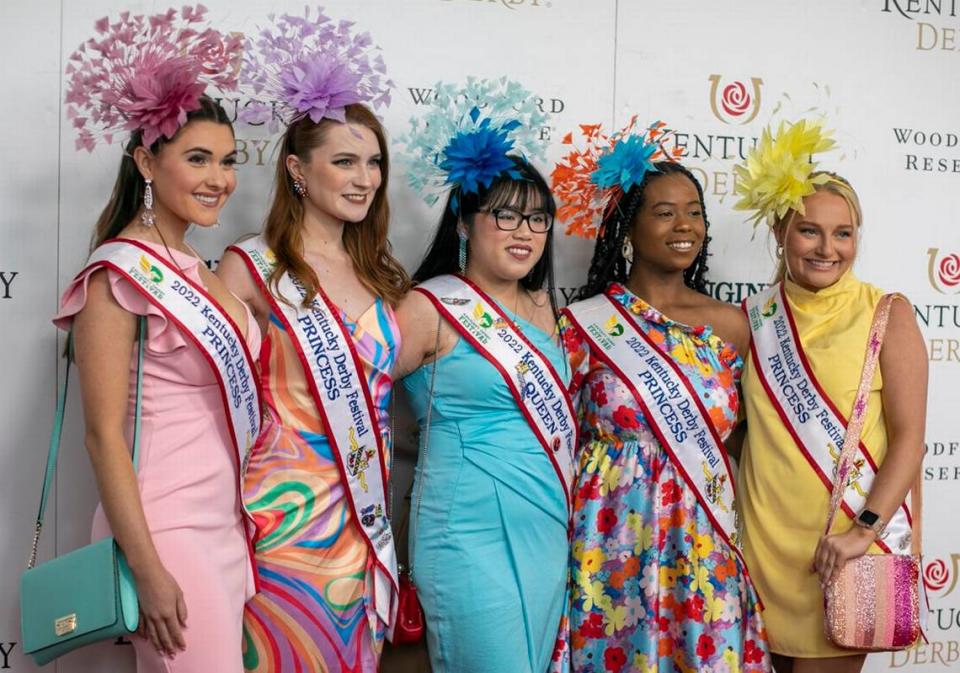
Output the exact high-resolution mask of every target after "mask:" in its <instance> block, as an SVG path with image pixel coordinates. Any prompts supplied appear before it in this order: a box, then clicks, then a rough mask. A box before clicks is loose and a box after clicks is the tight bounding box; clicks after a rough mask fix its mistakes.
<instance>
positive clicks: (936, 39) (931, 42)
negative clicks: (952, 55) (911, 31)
mask: <svg viewBox="0 0 960 673" xmlns="http://www.w3.org/2000/svg"><path fill="white" fill-rule="evenodd" d="M958 10H960V0H882V9H881V10H880V11H881V12H885V13H888V14H892V15H899V16H901V17H903V18H904V19H908V20H910V21H913V22H915V24H914V25H916V27H917V29H916V31H915V37H916V41H915V43H914V50H915V51H954V52H955V51H960V35H958V33H960V28H948V27H945V26H942V25H937V24H936V23H931V21H937V20H938V19H940V20H942V19H956V18H957V16H958V13H957V12H958ZM918 19H924V20H922V21H921V20H918Z"/></svg>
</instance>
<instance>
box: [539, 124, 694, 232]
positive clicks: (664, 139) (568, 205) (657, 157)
mask: <svg viewBox="0 0 960 673" xmlns="http://www.w3.org/2000/svg"><path fill="white" fill-rule="evenodd" d="M580 133H581V135H582V136H583V138H584V141H585V143H584V146H583V147H582V148H580V149H578V148H576V147H573V148H572V149H571V150H570V152H569V153H568V154H567V155H566V156H564V157H563V159H561V160H560V161H559V162H558V163H557V164H556V166H555V167H554V169H553V173H551V176H550V177H551V180H552V186H553V194H554V196H555V197H556V198H557V200H558V201H559V202H560V207H559V208H558V210H557V216H558V217H559V218H560V219H561V220H563V221H564V222H566V223H567V230H566V233H567V234H572V235H575V236H582V237H583V238H596V237H597V235H598V234H599V233H600V228H601V226H602V222H603V220H604V218H605V217H606V216H607V215H608V214H609V212H610V211H611V209H613V208H616V207H617V204H618V203H619V202H620V199H621V198H623V195H624V194H626V193H627V192H629V191H630V188H631V187H633V186H634V185H639V184H640V183H641V182H643V178H644V177H645V176H646V175H647V173H649V172H651V171H653V172H655V171H656V170H657V168H656V166H655V165H654V164H655V163H656V162H657V161H676V160H678V158H679V156H680V153H681V152H682V148H680V147H677V146H672V147H671V146H670V143H669V142H668V139H669V137H670V135H671V134H670V131H669V130H668V129H667V125H666V124H665V123H664V122H661V121H658V122H654V123H653V124H651V125H650V126H648V127H647V128H645V129H638V128H637V117H636V115H635V116H633V117H632V118H631V119H630V122H629V123H628V124H627V125H626V126H625V127H624V128H623V129H621V130H619V131H617V132H616V133H613V134H610V135H607V134H606V133H604V132H603V127H602V125H601V124H581V125H580ZM563 144H564V145H571V146H572V145H573V144H574V140H573V133H568V134H567V135H566V136H565V137H564V138H563Z"/></svg>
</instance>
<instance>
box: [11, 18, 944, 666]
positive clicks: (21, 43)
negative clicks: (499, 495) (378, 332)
mask: <svg viewBox="0 0 960 673" xmlns="http://www.w3.org/2000/svg"><path fill="white" fill-rule="evenodd" d="M206 4H207V5H208V7H209V10H210V12H209V17H210V18H211V20H212V22H213V24H214V25H215V26H216V27H217V28H219V29H220V30H223V31H237V32H252V31H253V30H254V29H255V28H256V27H257V26H258V25H259V24H263V23H264V22H265V21H266V17H267V15H268V14H270V13H274V12H276V13H281V12H302V10H303V7H304V3H303V2H302V0H300V1H298V2H294V1H293V0H276V1H275V2H272V3H269V4H268V3H265V2H261V1H258V0H207V2H206ZM324 5H325V7H326V11H327V13H328V14H329V15H331V16H332V17H334V18H338V19H339V18H347V19H350V20H353V21H355V22H356V23H357V24H358V26H359V27H360V28H361V29H363V30H368V31H370V33H371V35H372V37H373V40H374V42H376V43H377V44H378V45H380V46H381V47H382V49H383V56H384V58H385V60H386V63H387V67H388V72H389V75H390V76H391V77H392V79H393V80H394V81H395V83H396V90H395V91H394V94H393V101H392V104H391V105H390V106H389V108H387V109H385V110H382V112H381V114H382V117H383V119H384V122H385V125H386V127H387V129H388V131H390V133H391V134H392V135H393V136H396V135H399V134H400V133H401V132H403V131H405V130H406V128H407V123H408V120H409V118H410V117H411V115H416V114H417V111H418V108H419V107H420V106H422V105H423V104H424V102H425V101H426V100H429V98H430V95H431V87H432V86H433V84H434V83H435V82H436V81H438V80H444V81H458V80H463V79H464V78H465V77H467V76H468V75H474V76H478V77H501V76H504V75H506V76H508V77H510V78H513V79H516V80H519V81H521V82H523V83H524V84H525V85H526V86H527V88H528V89H530V90H532V91H534V92H535V93H536V95H537V96H538V98H539V100H540V101H541V105H542V107H543V110H544V111H545V112H547V113H549V114H550V120H549V124H548V126H546V127H544V128H543V129H542V133H543V135H544V137H545V138H548V139H549V140H550V141H551V146H550V150H549V152H548V158H549V161H550V162H551V163H550V164H549V165H547V166H543V167H542V168H543V169H544V170H545V171H549V169H550V168H552V162H553V161H556V160H557V159H559V158H560V157H561V156H562V154H563V151H564V147H563V145H561V143H560V139H561V138H562V137H563V135H564V134H566V133H567V132H568V131H576V129H577V125H578V124H580V123H595V122H600V123H603V124H604V125H605V126H606V127H607V128H611V127H613V128H617V127H618V125H622V124H624V123H625V122H626V121H627V120H628V119H629V118H630V116H631V115H633V114H637V115H639V118H640V120H641V121H653V120H656V119H663V120H665V121H667V122H668V123H669V124H670V126H671V127H672V128H674V129H676V130H677V132H678V140H679V142H681V143H682V144H683V145H684V146H685V147H686V151H685V158H684V162H685V163H686V164H687V165H688V166H689V167H691V168H692V169H694V172H695V173H696V174H697V175H698V176H699V178H700V179H701V181H702V182H703V185H704V187H705V192H706V198H707V209H708V214H709V219H710V222H711V223H712V230H711V234H712V236H713V238H714V240H713V244H712V246H711V249H712V252H713V257H712V259H711V260H710V278H711V280H712V286H711V287H712V291H713V293H714V295H715V296H717V297H718V298H720V299H724V300H727V301H740V300H741V299H743V298H744V297H745V296H746V295H747V294H749V293H751V292H754V291H756V290H758V289H760V288H762V287H763V286H764V283H765V282H766V281H767V280H768V279H769V277H770V273H771V269H772V266H773V264H772V260H771V254H770V249H771V246H770V243H769V241H768V240H767V237H766V236H765V232H761V233H758V234H757V235H756V236H754V235H753V232H752V229H751V226H750V225H749V224H747V223H746V222H745V218H744V216H743V214H742V213H737V212H734V211H733V209H732V205H733V202H734V201H735V197H734V195H733V192H734V184H735V177H734V171H733V166H734V165H735V164H736V163H737V162H739V161H741V160H742V159H743V157H744V154H745V152H746V150H747V149H748V148H749V147H750V146H751V145H752V143H754V142H755V140H756V138H757V137H758V136H759V134H760V132H761V130H762V128H763V127H764V126H765V125H767V124H768V123H770V122H771V121H772V120H779V119H782V118H786V119H792V118H796V117H799V116H802V115H810V114H822V115H825V117H826V120H827V124H828V125H829V126H831V127H833V128H836V129H837V134H836V135H837V138H838V140H839V142H840V144H841V150H840V151H836V152H832V153H830V154H827V155H824V156H823V157H822V159H823V162H824V165H825V166H827V167H830V168H833V169H835V170H837V171H838V172H840V173H842V174H844V175H845V176H847V177H848V178H849V179H850V180H851V181H852V182H853V184H854V185H855V186H856V188H857V189H858V191H859V193H860V195H861V199H862V201H863V204H864V211H865V217H866V223H865V227H864V231H863V245H862V248H861V256H860V259H859V261H858V264H857V272H858V274H859V275H860V277H861V278H863V279H865V280H869V281H871V282H873V283H875V284H877V285H880V286H882V287H885V288H889V289H896V290H900V291H902V292H905V293H906V294H907V295H908V296H909V297H910V298H911V299H912V301H913V302H914V304H915V307H916V314H917V318H918V320H919V322H920V326H921V328H922V330H923V334H924V339H925V341H926V344H927V350H928V355H929V360H930V375H931V376H930V404H929V413H928V421H927V455H926V459H925V463H924V477H925V482H924V483H925V487H926V509H925V512H924V526H925V529H926V536H925V541H926V545H925V547H926V558H925V564H924V565H925V567H924V576H925V579H926V582H927V586H928V588H929V590H930V597H931V603H932V608H933V613H932V615H931V619H930V628H929V633H928V635H929V643H927V644H923V645H920V646H918V647H917V648H915V649H914V650H912V651H909V652H903V653H896V654H879V655H873V656H871V657H870V658H869V659H868V664H867V668H866V670H867V671H870V672H872V673H876V672H880V671H887V670H891V671H939V670H947V669H952V668H954V667H960V589H958V588H957V580H958V576H960V567H958V562H960V535H958V526H957V523H956V521H957V519H956V512H957V510H958V509H960V493H958V490H957V489H958V484H960V420H958V417H960V414H958V406H957V405H958V400H960V396H958V394H957V389H958V388H960V228H958V225H960V221H958V219H957V218H958V210H960V209H958V205H960V199H958V197H957V194H958V188H960V140H958V138H960V123H958V121H957V119H958V115H957V112H958V110H960V85H958V82H960V77H958V76H960V16H958V11H960V3H958V2H957V1H956V0H844V1H843V2H837V0H803V1H800V0H780V1H778V2H770V0H739V1H738V2H729V1H725V2H717V1H714V2H709V3H708V2H696V1H693V0H619V1H618V0H328V1H327V2H325V3H324ZM167 7H168V5H166V4H164V3H158V2H142V1H137V0H119V1H118V0H84V2H62V0H3V2H2V5H0V73H2V75H0V88H2V91H3V95H2V101H3V104H2V107H3V111H4V118H5V119H6V122H5V123H4V124H3V127H2V129H0V163H2V165H3V170H2V171H0V325H2V327H0V427H2V429H3V439H2V440H0V475H2V480H3V481H2V488H0V511H2V512H3V517H2V519H0V540H2V541H3V544H2V545H0V670H11V671H18V672H26V671H33V670H35V667H34V666H33V664H32V662H31V661H30V660H28V659H27V658H26V657H25V656H24V655H23V652H22V649H21V644H20V633H19V608H18V603H19V597H18V590H17V587H18V578H19V575H20V572H21V570H22V569H23V566H24V563H25V560H26V558H27V554H28V551H29V545H30V540H31V534H32V532H33V522H34V517H35V514H36V506H37V501H38V490H39V486H40V476H41V466H42V462H43V459H44V456H45V453H46V446H47V440H48V436H49V428H50V423H51V418H52V415H53V407H54V396H55V390H56V383H57V380H58V375H59V376H60V377H62V375H63V361H62V360H61V359H60V358H59V357H58V354H59V347H58V343H57V335H56V333H55V330H54V328H53V327H52V325H51V324H50V316H51V315H52V314H53V313H54V311H55V309H56V306H57V301H58V296H59V293H60V292H61V290H62V288H63V287H64V285H65V284H66V283H67V282H68V281H69V279H70V278H71V277H72V276H73V274H74V273H76V271H77V270H79V268H80V267H81V265H82V263H83V261H84V258H85V255H86V253H87V245H88V241H89V236H90V231H91V227H92V225H93V221H94V219H95V218H96V216H97V214H98V213H99V211H100V209H101V208H102V207H103V204H104V202H105V200H106V198H107V196H108V195H109V192H110V189H111V187H112V184H113V180H114V177H115V172H116V168H117V165H118V161H119V156H120V148H119V147H102V148H97V150H96V151H95V152H93V153H92V154H87V153H83V154H81V153H78V152H76V151H74V138H73V135H72V129H71V127H70V123H69V122H68V121H67V120H66V118H65V115H64V113H63V106H62V102H63V100H62V99H63V91H64V75H63V71H64V65H65V62H66V58H67V57H68V56H69V54H70V53H71V52H72V51H73V50H74V49H75V48H76V47H77V46H78V45H79V44H80V43H81V42H82V41H83V40H84V39H86V38H87V37H89V36H90V35H91V31H92V27H93V23H94V21H95V20H96V19H98V18H100V17H102V16H104V15H108V14H109V15H114V16H115V15H116V14H117V13H119V12H120V11H122V10H130V11H132V12H134V13H142V12H146V13H153V12H158V11H162V10H165V9H166V8H167ZM242 104H243V101H242V100H239V101H238V100H237V99H228V100H226V101H225V105H226V107H227V109H228V111H230V112H231V114H233V113H234V112H235V111H236V108H237V106H238V105H242ZM276 140H277V138H276V137H275V136H271V135H269V134H268V133H267V132H266V130H262V129H254V128H252V127H249V126H242V125H238V126H237V142H238V145H239V148H240V150H241V157H240V158H241V166H240V174H239V177H240V186H239V188H238V191H237V192H236V194H235V195H234V197H233V198H232V200H231V201H230V203H229V205H228V206H227V208H226V212H225V215H224V217H223V218H222V221H223V223H224V226H223V227H221V228H220V229H218V230H212V231H203V232H197V233H195V234H193V236H192V239H191V242H192V243H193V244H194V245H195V246H196V247H197V248H198V249H200V250H201V251H202V252H203V253H204V254H205V255H206V256H208V257H209V258H210V259H211V260H216V259H217V258H218V257H219V254H220V252H221V251H222V250H223V248H224V246H225V245H226V244H228V243H230V242H231V241H232V240H234V239H235V238H236V237H238V236H239V235H241V234H244V233H247V232H252V231H255V230H257V229H258V227H259V225H260V222H261V219H262V217H263V215H264V212H265V208H266V205H267V193H268V190H269V186H270V180H271V177H272V171H273V162H274V159H275V154H274V151H275V147H276ZM394 165H395V166H396V163H395V164H394ZM390 198H391V203H392V206H393V212H394V221H393V225H392V226H393V229H392V235H391V237H392V240H393V242H394V245H395V248H396V249H397V251H398V253H399V255H400V257H401V259H402V260H403V261H404V263H406V264H407V265H408V268H412V266H413V265H414V264H415V263H416V262H417V260H418V259H419V257H420V255H421V254H422V253H423V252H424V246H425V243H426V241H427V240H428V237H429V235H430V231H431V229H432V227H433V226H434V224H435V223H436V221H437V220H438V217H439V214H440V212H439V207H437V208H436V209H432V210H431V209H429V208H427V207H426V206H425V205H424V204H423V203H422V202H421V201H420V200H419V199H418V197H417V196H416V195H415V194H413V193H412V192H411V191H410V190H409V189H408V188H407V187H406V185H405V184H404V175H403V173H402V170H399V169H398V168H397V169H395V170H394V172H393V180H392V182H391V184H390ZM560 238H561V239H562V240H560V242H559V246H558V248H559V249H558V259H557V266H558V270H559V273H558V276H559V283H560V285H562V286H563V287H562V292H563V293H564V295H565V296H568V295H569V293H570V292H571V291H572V289H573V288H575V287H576V286H577V285H578V284H579V283H580V282H581V281H582V280H583V278H584V274H585V268H586V263H587V260H588V259H589V254H590V244H589V243H587V242H584V241H581V240H573V239H567V238H564V237H562V236H561V237H560ZM68 413H69V414H70V419H69V422H68V425H67V432H66V439H65V442H64V454H63V457H62V458H61V464H60V478H59V481H58V484H57V488H56V492H55V498H54V500H53V501H52V504H53V506H52V507H51V511H50V516H49V523H48V526H47V530H46V535H45V536H44V538H43V543H42V548H41V555H42V558H46V557H49V555H50V554H53V553H55V552H63V551H65V550H68V549H71V548H73V547H75V546H78V545H80V544H83V543H84V542H86V541H87V536H88V531H89V521H90V517H91V513H92V510H93V507H94V504H95V499H96V498H95V490H94V487H93V482H92V479H91V476H90V471H89V466H88V463H87V459H86V456H85V455H84V450H83V446H82V430H81V424H80V422H79V415H80V409H79V405H78V404H77V400H76V391H73V393H72V394H71V404H70V407H69V410H68ZM187 467H188V466H185V468H187ZM407 470H409V466H407ZM130 649H131V648H129V647H128V646H125V645H123V644H118V645H104V646H100V647H94V648H88V649H87V650H85V651H83V652H80V653H76V654H74V655H72V656H70V657H67V658H65V659H63V660H62V661H61V662H58V664H57V668H56V670H58V671H61V672H63V673H80V672H92V671H110V672H113V671H117V672H123V671H132V670H133V666H132V653H131V652H130ZM118 655H119V656H118ZM118 662H119V663H118Z"/></svg>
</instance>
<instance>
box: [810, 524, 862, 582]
mask: <svg viewBox="0 0 960 673" xmlns="http://www.w3.org/2000/svg"><path fill="white" fill-rule="evenodd" d="M876 538H877V536H876V533H874V532H873V531H872V530H870V529H869V528H863V527H862V526H854V527H853V528H851V529H850V530H848V531H847V532H846V533H837V534H834V535H824V536H823V537H821V538H820V542H819V543H818V544H817V551H816V553H814V555H813V567H812V568H811V569H810V572H815V573H820V588H821V589H822V588H826V586H827V585H828V584H830V582H832V581H833V580H835V579H836V578H837V577H838V576H839V575H840V571H841V570H842V569H843V566H844V565H845V564H846V562H847V561H850V560H852V559H856V558H859V557H861V556H863V555H864V554H866V553H867V549H869V548H870V545H871V544H873V542H874V541H875V540H876Z"/></svg>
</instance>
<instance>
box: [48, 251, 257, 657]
mask: <svg viewBox="0 0 960 673" xmlns="http://www.w3.org/2000/svg"><path fill="white" fill-rule="evenodd" d="M148 245H150V244H148ZM151 248H152V249H153V251H154V252H155V253H156V254H157V255H159V256H161V257H163V258H164V259H167V260H169V259H171V257H170V255H169V254H167V252H166V250H165V249H164V247H163V246H157V245H151ZM172 255H173V260H174V261H175V262H176V264H177V265H179V266H180V268H181V269H183V271H184V273H185V274H186V275H187V276H188V277H189V278H190V279H191V280H193V281H195V282H197V283H199V284H201V285H202V283H201V279H200V274H199V271H198V268H197V267H198V264H199V263H200V260H198V259H196V258H194V257H192V256H189V255H185V254H182V253H180V252H178V251H173V252H172ZM93 273H106V274H107V276H108V278H109V281H110V289H111V291H112V293H113V297H114V298H115V299H116V301H117V303H119V304H120V306H122V307H123V308H124V309H126V310H127V311H130V312H131V313H133V314H135V315H138V316H140V315H145V316H147V342H146V348H145V353H144V363H143V404H142V413H141V427H142V429H141V439H140V464H139V467H138V470H137V480H138V482H139V484H140V500H141V502H142V503H143V510H144V514H145V515H146V519H147V525H148V527H149V529H150V534H151V536H152V537H153V542H154V544H155V545H156V548H157V552H158V553H159V555H160V559H161V560H162V562H163V564H164V566H165V567H166V569H167V571H168V572H170V574H172V575H173V577H174V579H176V581H177V583H178V584H179V585H180V588H181V590H182V591H183V594H184V600H185V601H186V604H187V628H186V630H185V631H184V637H185V639H186V643H187V649H186V651H185V652H181V653H178V654H177V656H176V657H175V658H174V659H167V658H164V657H161V656H160V655H159V654H158V653H157V651H156V650H155V649H154V647H153V646H152V645H151V644H150V643H149V642H148V641H147V640H145V639H143V638H140V637H138V636H134V637H133V638H132V640H133V642H134V647H135V648H136V653H137V671H138V673H155V672H160V671H163V672H173V673H210V672H212V671H218V672H220V671H223V672H224V673H227V672H231V671H234V672H239V671H242V670H243V663H242V660H241V652H242V645H241V639H242V635H241V634H242V630H243V606H244V603H245V601H246V600H247V599H249V598H250V597H251V596H252V595H253V593H254V578H253V571H252V565H251V561H250V553H249V544H248V541H247V535H246V531H245V529H244V523H243V519H242V514H241V511H240V493H239V489H238V470H239V466H238V464H237V458H236V456H235V455H234V454H235V450H234V448H233V444H232V443H231V440H230V435H229V430H228V428H227V423H228V420H227V417H226V413H225V411H224V408H223V403H222V402H221V398H220V392H219V387H218V383H217V380H216V378H215V376H214V373H213V371H212V370H211V368H210V365H209V364H208V363H207V361H206V360H205V359H204V357H203V356H202V355H201V354H200V352H199V351H198V350H197V348H196V346H194V345H193V343H192V342H190V341H189V340H188V339H187V337H185V336H184V335H183V334H182V333H181V332H180V330H179V328H178V327H177V326H176V325H174V324H172V323H169V322H168V321H167V319H166V317H164V315H163V314H162V313H161V312H160V310H159V309H157V308H156V307H155V306H154V305H153V304H151V303H150V302H149V301H147V300H146V299H145V298H144V297H143V296H142V295H141V294H140V293H139V292H138V291H137V290H136V289H134V287H133V286H132V285H131V284H130V283H129V282H128V281H126V280H125V279H123V278H122V277H121V276H120V275H119V274H117V273H115V272H114V271H112V270H101V269H97V270H95V271H92V272H91V271H88V272H85V273H82V274H81V275H80V276H78V277H77V278H76V279H75V280H74V281H73V282H72V283H71V284H70V285H69V286H68V287H67V289H66V291H65V292H64V294H63V298H62V300H61V309H60V313H59V314H58V315H57V316H56V318H54V323H55V324H56V325H57V326H58V327H60V328H62V329H69V327H70V325H71V323H72V319H73V316H74V315H76V314H77V313H78V312H80V310H81V309H82V308H83V307H84V304H85V303H86V298H87V283H88V282H89V279H90V276H91V275H92V274H93ZM246 339H247V344H248V346H249V348H250V352H251V354H252V355H253V357H254V358H256V357H257V355H258V353H259V351H260V330H259V328H258V327H257V323H256V321H255V320H254V319H253V316H252V315H251V314H250V312H249V309H247V335H246ZM136 366H137V363H136V353H135V352H134V354H133V356H132V358H131V362H130V395H129V405H128V412H127V441H128V442H130V441H131V438H132V428H133V417H134V408H135V394H136ZM110 534H111V531H110V526H109V524H108V522H107V519H106V517H105V516H104V513H103V509H102V507H100V506H98V507H97V511H96V514H95V515H94V520H93V533H92V539H93V540H98V539H100V538H103V537H105V536H107V535H110Z"/></svg>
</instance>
